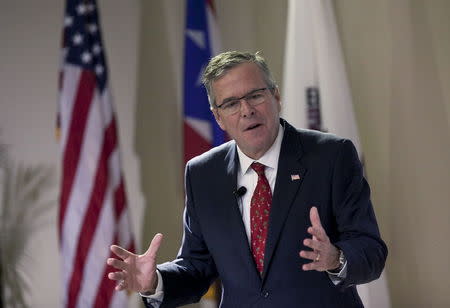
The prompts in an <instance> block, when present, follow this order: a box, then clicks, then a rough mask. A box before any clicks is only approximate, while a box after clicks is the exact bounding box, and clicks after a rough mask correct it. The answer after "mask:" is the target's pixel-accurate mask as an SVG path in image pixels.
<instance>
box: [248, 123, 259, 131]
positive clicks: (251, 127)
mask: <svg viewBox="0 0 450 308" xmlns="http://www.w3.org/2000/svg"><path fill="white" fill-rule="evenodd" d="M260 126H261V124H253V125H250V126H249V127H247V128H246V129H245V131H249V130H252V129H255V128H258V127H260Z"/></svg>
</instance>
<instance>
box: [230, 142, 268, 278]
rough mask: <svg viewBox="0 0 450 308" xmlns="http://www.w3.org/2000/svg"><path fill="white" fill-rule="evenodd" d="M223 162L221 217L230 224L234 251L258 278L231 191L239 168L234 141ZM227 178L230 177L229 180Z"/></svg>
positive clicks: (234, 187) (236, 202)
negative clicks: (223, 192)
mask: <svg viewBox="0 0 450 308" xmlns="http://www.w3.org/2000/svg"><path fill="white" fill-rule="evenodd" d="M225 163H226V174H225V179H224V183H227V187H224V190H225V191H226V192H227V193H226V194H225V195H224V198H225V200H223V204H224V205H225V206H226V207H225V209H224V210H225V213H226V214H225V215H223V217H225V218H226V219H227V220H228V221H227V222H228V224H229V226H230V228H229V229H228V231H229V234H227V236H230V237H231V238H232V240H233V242H234V243H236V249H237V251H236V253H238V254H239V255H240V256H241V257H242V259H243V260H244V263H245V266H246V268H250V269H252V270H250V271H251V272H254V275H256V276H258V278H260V275H259V273H258V271H257V269H256V266H255V262H254V261H253V256H252V252H251V250H250V246H249V244H248V239H247V233H246V232H245V226H244V222H243V220H242V215H241V212H240V211H239V204H238V200H237V197H236V196H235V195H234V194H232V193H231V192H233V191H235V190H236V189H237V188H238V187H237V172H238V168H239V159H238V157H237V150H236V144H235V143H234V142H232V143H230V148H229V150H228V153H227V155H226V156H225ZM229 179H231V181H230V180H229ZM228 192H230V193H228ZM230 205H231V206H230Z"/></svg>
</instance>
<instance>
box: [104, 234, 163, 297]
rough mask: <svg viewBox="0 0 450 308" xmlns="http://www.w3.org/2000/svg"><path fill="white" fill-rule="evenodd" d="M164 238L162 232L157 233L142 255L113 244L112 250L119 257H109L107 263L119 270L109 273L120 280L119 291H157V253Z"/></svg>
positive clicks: (110, 277) (112, 277)
mask: <svg viewBox="0 0 450 308" xmlns="http://www.w3.org/2000/svg"><path fill="white" fill-rule="evenodd" d="M162 238H163V235H162V234H161V233H158V234H156V235H155V237H154V238H153V240H152V242H151V243H150V247H149V248H148V249H147V251H146V252H145V253H144V254H142V255H136V254H134V253H132V252H129V251H128V250H125V249H123V248H122V247H119V246H116V245H112V246H111V251H112V252H113V253H114V254H115V255H116V256H117V257H119V258H117V259H116V258H109V259H108V260H107V262H106V263H107V264H108V265H111V266H112V267H114V268H116V269H118V270H119V271H118V272H111V273H109V274H108V278H109V279H111V280H116V281H118V282H119V283H118V285H117V286H116V290H117V291H121V290H129V291H133V292H140V293H154V292H155V289H156V286H157V284H158V276H157V275H156V253H157V252H158V249H159V246H160V245H161V242H162Z"/></svg>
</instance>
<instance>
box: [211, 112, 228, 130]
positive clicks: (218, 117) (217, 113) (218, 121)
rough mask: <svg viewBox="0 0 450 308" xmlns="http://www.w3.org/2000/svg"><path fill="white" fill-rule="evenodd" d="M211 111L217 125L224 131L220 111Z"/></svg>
mask: <svg viewBox="0 0 450 308" xmlns="http://www.w3.org/2000/svg"><path fill="white" fill-rule="evenodd" d="M211 111H212V113H213V115H214V118H215V119H216V122H217V124H219V126H220V128H221V129H222V130H225V128H224V126H223V123H222V118H221V117H220V114H219V111H218V110H217V108H211Z"/></svg>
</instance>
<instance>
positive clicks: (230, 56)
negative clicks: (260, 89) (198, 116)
mask: <svg viewBox="0 0 450 308" xmlns="http://www.w3.org/2000/svg"><path fill="white" fill-rule="evenodd" d="M243 63H255V64H256V65H257V66H258V67H259V69H260V70H261V72H262V73H263V75H264V81H265V82H266V84H267V87H269V88H274V89H275V88H277V87H278V86H277V83H276V82H275V79H274V78H273V76H272V73H271V72H270V69H269V67H268V66H267V63H266V60H265V59H264V58H263V57H262V56H261V55H260V54H259V51H258V52H256V53H250V52H240V51H227V52H223V53H221V54H218V55H217V56H215V57H214V58H212V59H211V60H210V61H209V63H208V66H206V68H205V71H204V73H203V79H202V82H203V85H204V86H205V88H206V92H207V93H208V101H209V106H210V107H211V109H212V108H214V107H216V102H215V97H214V93H213V91H212V83H213V82H214V81H216V80H217V79H219V78H221V77H222V76H223V75H225V74H226V73H227V72H228V71H229V70H230V69H232V68H234V67H236V66H238V65H240V64H243Z"/></svg>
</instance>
